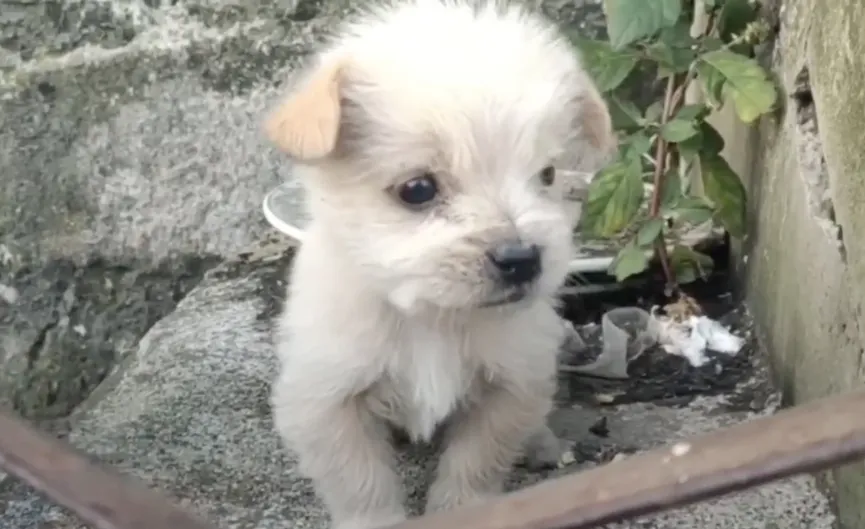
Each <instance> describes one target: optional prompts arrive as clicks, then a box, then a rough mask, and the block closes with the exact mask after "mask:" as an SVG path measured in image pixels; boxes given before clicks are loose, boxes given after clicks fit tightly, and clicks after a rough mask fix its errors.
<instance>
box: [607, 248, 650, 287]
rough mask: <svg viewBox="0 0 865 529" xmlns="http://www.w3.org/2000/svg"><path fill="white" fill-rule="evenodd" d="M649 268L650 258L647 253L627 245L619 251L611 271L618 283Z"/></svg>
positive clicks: (611, 265)
mask: <svg viewBox="0 0 865 529" xmlns="http://www.w3.org/2000/svg"><path fill="white" fill-rule="evenodd" d="M648 267H649V257H648V256H647V255H646V253H645V252H644V251H643V250H641V249H639V248H637V247H636V246H634V245H633V244H627V245H625V247H624V248H622V249H621V250H619V253H618V254H617V255H616V258H615V259H613V262H612V263H611V264H610V270H609V272H611V273H612V274H613V275H614V276H616V281H619V282H622V281H624V280H625V279H627V278H629V277H631V276H633V275H636V274H639V273H640V272H642V271H644V270H645V269H647V268H648Z"/></svg>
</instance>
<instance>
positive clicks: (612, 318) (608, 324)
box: [561, 307, 745, 379]
mask: <svg viewBox="0 0 865 529" xmlns="http://www.w3.org/2000/svg"><path fill="white" fill-rule="evenodd" d="M656 309H657V307H655V308H653V309H652V311H651V312H647V311H645V310H643V309H641V308H638V307H619V308H615V309H613V310H610V311H608V312H607V313H606V314H604V316H603V317H602V319H601V333H602V340H603V348H602V351H601V354H600V355H599V356H598V358H597V359H595V361H593V362H591V363H589V364H585V365H563V366H561V369H562V370H563V371H568V372H573V373H579V374H584V375H590V376H595V377H602V378H612V379H627V378H628V365H629V364H630V363H631V362H633V361H634V360H635V359H636V358H639V357H640V355H642V354H643V353H644V352H645V351H646V349H648V348H649V347H651V346H653V345H655V344H658V345H660V346H661V347H662V348H663V349H664V351H666V352H667V353H669V354H674V355H678V356H681V357H683V358H685V359H686V360H687V361H688V362H689V363H690V364H691V365H693V366H694V367H699V366H701V365H703V364H705V363H706V362H708V360H709V357H708V356H707V355H706V351H707V350H712V351H716V352H719V353H725V354H729V355H734V354H737V353H738V352H739V351H740V350H741V349H742V346H743V345H744V343H745V340H744V339H742V338H740V337H738V336H735V335H734V334H732V333H731V332H730V331H729V330H727V329H726V328H725V327H724V326H723V325H721V324H720V323H718V322H717V321H715V320H713V319H711V318H708V317H707V316H703V315H697V314H693V313H691V314H676V313H675V311H670V312H671V314H667V315H662V314H659V311H657V310H656ZM565 326H566V331H567V334H566V338H565V343H564V344H563V346H562V349H563V350H564V351H569V352H580V351H584V350H585V349H586V344H585V341H584V340H583V339H582V337H581V336H580V334H579V332H578V331H577V329H576V328H574V326H573V324H571V323H570V322H565Z"/></svg>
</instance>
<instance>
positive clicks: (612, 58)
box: [572, 38, 639, 92]
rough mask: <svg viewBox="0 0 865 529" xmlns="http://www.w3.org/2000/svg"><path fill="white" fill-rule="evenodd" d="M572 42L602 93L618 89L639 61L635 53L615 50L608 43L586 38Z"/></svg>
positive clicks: (575, 39) (574, 39)
mask: <svg viewBox="0 0 865 529" xmlns="http://www.w3.org/2000/svg"><path fill="white" fill-rule="evenodd" d="M572 42H573V43H574V45H575V46H576V47H577V49H579V50H580V52H581V54H582V57H583V64H584V65H585V67H586V70H588V72H589V75H590V76H591V77H592V79H594V81H595V84H597V86H598V90H600V91H601V92H609V91H610V90H614V89H615V88H618V86H619V85H621V84H622V82H623V81H624V80H625V79H626V78H627V77H628V75H629V74H630V73H631V71H633V69H634V67H635V66H636V65H637V62H638V61H639V57H638V56H637V55H635V54H634V53H631V52H629V51H617V50H614V49H613V48H612V47H610V44H609V43H608V42H604V41H600V40H592V39H584V38H573V39H572Z"/></svg>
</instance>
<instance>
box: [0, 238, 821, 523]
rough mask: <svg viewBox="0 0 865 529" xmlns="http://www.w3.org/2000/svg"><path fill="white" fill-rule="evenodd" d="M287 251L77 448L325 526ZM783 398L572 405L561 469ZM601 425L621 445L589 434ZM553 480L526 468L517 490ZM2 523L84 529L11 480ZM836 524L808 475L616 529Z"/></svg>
mask: <svg viewBox="0 0 865 529" xmlns="http://www.w3.org/2000/svg"><path fill="white" fill-rule="evenodd" d="M288 252H289V250H286V249H285V248H284V247H283V246H282V245H280V244H276V245H271V246H270V247H264V248H262V249H261V250H260V251H258V253H257V255H252V256H247V257H246V259H245V261H234V262H229V263H226V264H223V265H221V266H219V267H217V268H215V269H212V270H211V271H210V272H208V273H207V274H206V276H205V278H204V279H203V280H202V282H201V283H200V284H199V286H198V287H197V288H195V289H194V290H193V291H192V292H191V293H190V294H189V295H188V296H187V297H186V298H185V299H183V300H182V301H181V302H180V303H179V304H178V305H177V308H176V309H175V311H174V312H172V313H171V314H170V315H169V316H167V317H165V318H163V319H162V320H160V321H159V322H158V323H157V324H156V325H154V326H153V327H152V328H151V329H150V330H149V331H148V333H147V334H146V335H145V336H144V338H143V339H142V340H141V342H140V343H139V345H138V349H137V351H136V352H135V354H134V355H132V356H131V357H130V358H129V360H128V361H127V364H126V365H125V366H124V368H123V369H121V370H118V372H117V373H116V374H114V375H112V377H110V378H109V379H108V380H107V381H106V382H105V383H103V385H102V386H101V387H100V388H99V389H98V390H97V392H96V393H94V395H93V396H92V397H91V399H90V401H88V402H87V403H85V404H84V405H83V406H82V407H81V408H80V409H79V411H78V412H76V413H75V414H74V415H73V417H72V419H71V431H70V433H69V435H68V440H69V441H70V442H71V443H73V444H74V445H75V446H77V447H79V448H80V449H82V450H85V451H86V452H88V453H90V454H92V455H93V456H95V457H96V458H98V459H99V460H101V461H103V462H106V463H109V464H112V465H114V466H116V467H117V468H119V469H120V470H122V471H123V472H125V473H128V474H130V475H133V476H136V477H138V478H140V479H143V480H144V481H145V482H147V483H149V484H150V485H153V486H156V487H159V488H161V489H163V490H165V491H167V492H168V493H169V494H171V495H172V497H174V498H175V499H177V500H178V501H179V502H180V503H181V504H183V505H187V506H189V507H190V508H193V509H195V510H196V511H197V512H199V513H201V514H202V515H203V516H205V517H207V518H208V519H210V520H212V521H213V522H215V523H218V524H219V525H220V526H221V527H224V528H226V529H252V528H256V529H271V528H273V529H277V528H280V529H282V528H286V527H295V528H316V529H317V528H324V527H326V525H325V523H326V518H325V515H324V512H323V510H322V507H321V504H320V503H319V502H318V500H317V499H316V498H315V496H314V494H313V492H312V490H311V489H310V486H309V483H308V482H307V481H306V480H304V479H303V478H301V477H299V476H298V474H297V472H296V470H295V464H294V461H293V459H292V458H291V456H290V455H289V454H287V453H286V452H285V451H284V450H283V448H282V447H281V446H280V443H279V440H278V438H277V436H276V434H275V432H274V430H273V426H272V423H271V418H270V413H269V405H268V391H269V386H270V383H271V381H272V379H273V377H274V372H275V357H274V354H273V351H272V346H271V341H270V332H271V327H270V319H271V317H272V316H273V315H274V314H275V313H276V311H277V310H278V308H279V306H280V304H281V296H282V293H283V288H284V277H285V276H284V274H285V269H286V267H287V265H288V262H289V261H288ZM778 401H779V398H778V396H777V395H776V394H774V393H772V392H771V391H767V382H766V376H765V372H764V370H762V369H757V370H756V371H755V374H754V376H753V377H751V378H748V379H744V380H742V381H741V382H740V384H739V385H738V386H737V387H736V389H734V390H733V391H731V392H730V393H728V394H726V395H719V396H714V397H698V398H696V399H695V400H693V401H691V402H690V403H689V404H687V405H686V406H683V407H669V406H661V405H656V404H650V403H636V404H629V405H622V406H611V407H589V406H587V405H584V404H583V405H574V404H573V403H565V404H564V405H563V407H562V408H560V409H559V410H557V411H556V412H554V414H553V415H552V417H551V422H552V425H553V427H554V429H555V430H556V431H557V433H559V435H561V436H563V437H566V438H568V439H571V440H573V441H576V442H577V445H576V448H575V453H576V455H577V456H578V457H579V458H580V459H581V464H577V465H574V466H571V467H566V468H565V469H563V470H561V471H559V472H570V471H575V470H578V469H579V468H585V467H586V466H590V465H592V464H597V462H598V461H603V460H605V459H608V458H609V456H610V455H612V454H613V453H615V452H616V451H626V452H627V451H632V450H633V449H644V448H650V447H654V446H658V445H660V444H664V443H670V442H673V441H676V440H678V439H681V438H684V437H687V436H691V435H695V434H699V433H703V432H707V431H711V430H714V429H717V428H720V427H724V426H727V425H730V424H733V423H736V422H739V421H743V420H748V419H750V418H752V417H755V416H759V415H762V414H764V413H770V412H772V411H773V410H774V409H775V408H776V406H777V404H778ZM602 416H604V417H606V418H607V426H608V428H609V435H608V436H607V437H598V436H596V435H593V434H590V433H589V432H588V430H589V428H590V426H592V425H593V424H594V423H595V422H596V421H597V419H598V418H599V417H602ZM429 455H430V454H429V453H428V452H425V451H424V450H414V451H412V450H408V451H405V452H403V453H402V455H401V463H400V466H401V471H402V474H403V476H404V478H405V482H406V485H407V487H408V488H409V490H410V491H411V497H412V499H411V502H412V507H413V508H415V509H416V508H417V506H418V505H419V504H420V500H421V497H422V494H423V491H424V489H425V487H426V485H427V483H428V480H427V477H428V475H429V472H430V470H431V468H432V467H431V465H432V463H433V460H432V459H431V458H430V457H429ZM554 473H555V472H554ZM542 477H543V476H542V475H541V474H539V473H530V472H527V471H525V470H520V471H517V472H515V474H514V476H513V479H512V486H513V487H516V486H521V485H524V484H527V483H532V482H535V481H537V480H539V479H542ZM0 513H4V514H2V515H0V527H16V528H19V529H42V528H45V527H51V528H55V529H73V528H74V529H78V528H79V525H77V524H76V522H74V520H73V519H71V518H69V517H68V515H66V514H64V513H63V512H61V511H60V510H59V509H56V508H54V507H52V506H50V505H49V504H47V503H45V502H44V501H41V500H39V499H38V498H37V497H35V496H34V495H33V494H32V493H29V492H28V491H26V490H25V489H24V488H23V487H21V486H20V485H18V484H17V483H15V482H13V481H12V480H11V479H9V478H7V479H6V480H2V481H0ZM832 522H833V517H832V515H831V514H830V511H829V507H828V504H827V502H826V500H825V498H823V497H822V496H821V495H819V494H818V493H817V491H816V489H815V486H814V482H813V480H812V479H811V478H809V477H800V478H796V479H792V480H787V481H784V482H781V483H776V484H773V485H769V486H765V487H763V488H760V489H758V490H755V491H751V492H747V493H743V494H739V495H736V496H730V497H727V498H723V499H721V500H717V501H714V502H711V503H707V504H704V505H699V506H695V507H691V508H688V509H683V510H680V511H676V512H673V513H668V514H666V515H663V516H659V517H655V518H646V519H643V520H638V521H634V522H632V523H629V524H624V525H620V526H616V527H617V528H619V529H638V528H642V529H646V528H651V529H676V528H683V529H684V528H692V527H702V528H706V529H733V528H737V529H766V528H768V527H778V528H789V529H831V528H832ZM773 524H774V525H773Z"/></svg>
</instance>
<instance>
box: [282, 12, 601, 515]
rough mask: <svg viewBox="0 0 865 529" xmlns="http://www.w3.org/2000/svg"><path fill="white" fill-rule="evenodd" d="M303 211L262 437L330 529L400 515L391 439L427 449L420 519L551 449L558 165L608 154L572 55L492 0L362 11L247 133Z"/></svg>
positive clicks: (563, 233)
mask: <svg viewBox="0 0 865 529" xmlns="http://www.w3.org/2000/svg"><path fill="white" fill-rule="evenodd" d="M266 130H267V134H268V136H269V137H270V138H271V140H272V141H274V142H275V144H276V145H277V146H278V147H279V148H280V149H281V150H282V151H284V152H285V153H286V154H287V155H289V156H290V157H291V158H292V159H293V160H294V162H295V171H296V174H297V176H298V178H300V179H301V180H302V182H303V183H304V185H305V187H306V192H307V200H308V207H309V213H310V215H311V218H312V222H311V224H310V225H309V226H308V229H307V232H306V238H305V240H304V243H303V246H302V247H301V248H300V249H299V251H298V253H297V256H296V258H295V262H294V265H293V271H292V273H291V276H292V277H291V282H290V284H291V287H290V292H289V298H288V302H287V306H286V309H285V312H284V314H283V316H282V318H281V321H280V328H279V333H278V336H277V346H278V349H279V354H280V358H281V361H282V369H281V373H280V375H279V378H278V380H277V381H276V383H275V386H274V390H273V411H274V421H275V424H276V426H277V428H278V430H279V432H280V434H281V436H282V437H283V438H284V440H285V442H286V444H287V445H288V446H289V447H290V448H291V449H292V450H293V451H295V452H296V454H297V456H298V459H299V464H300V468H301V470H302V471H303V472H305V474H306V475H308V476H309V477H310V478H311V479H312V480H313V482H314V484H315V486H316V489H317V492H318V494H319V495H320V497H321V498H322V499H323V500H324V502H325V503H326V505H327V507H328V509H329V511H330V514H331V517H332V519H333V524H334V526H335V527H338V528H340V529H368V528H372V527H376V526H381V525H387V524H391V523H394V522H397V521H400V520H402V519H403V518H404V517H405V516H406V511H405V509H404V506H403V491H402V490H401V483H400V480H399V478H398V476H397V474H396V473H395V471H394V468H393V461H392V453H391V451H392V447H391V443H390V436H389V427H391V426H395V427H397V428H400V429H402V430H404V431H405V432H406V433H407V434H408V435H409V437H410V438H411V439H413V440H429V439H430V438H431V437H432V435H433V433H434V432H435V431H436V430H437V429H438V428H439V427H443V428H444V430H443V441H444V443H445V444H444V451H443V454H442V457H441V461H440V462H439V466H438V471H437V475H436V478H435V481H434V483H433V484H432V486H431V488H430V491H429V496H428V501H427V511H433V510H438V509H447V508H452V507H455V506H459V505H463V504H467V503H471V502H474V501H477V500H480V499H483V498H485V497H487V496H489V495H493V494H496V493H498V492H499V491H501V489H502V484H503V480H504V478H505V477H506V475H507V473H508V471H509V470H510V468H511V465H512V464H513V462H514V461H515V459H516V458H517V457H518V456H519V455H520V453H521V452H522V450H523V448H524V447H525V446H526V444H527V443H529V444H540V445H543V444H545V443H546V444H548V443H549V441H550V439H551V433H550V432H549V431H548V430H546V426H545V417H546V415H547V413H548V412H549V410H550V409H551V406H552V395H553V392H554V387H555V371H556V354H557V350H558V347H559V345H560V343H561V342H562V339H563V333H564V328H563V326H562V324H561V322H560V320H559V318H558V316H557V314H556V312H555V310H554V304H555V294H556V290H557V289H558V288H559V286H560V285H561V284H562V283H563V280H564V279H565V276H566V274H567V268H568V261H569V259H570V257H571V255H572V243H571V229H572V225H573V223H574V219H573V218H571V216H572V214H573V208H571V207H567V206H566V205H565V204H564V203H563V198H562V191H561V185H562V183H561V182H560V180H559V179H557V174H556V166H557V164H559V163H560V162H561V160H562V159H563V158H564V157H568V158H569V159H570V160H572V161H573V160H575V159H576V160H577V162H578V163H581V164H584V165H592V164H596V163H598V162H597V161H598V160H599V159H602V158H604V157H605V155H606V153H608V152H609V151H610V150H611V149H612V147H613V145H614V144H615V139H614V136H613V133H612V130H611V125H610V118H609V114H608V111H607V108H606V106H605V104H604V103H603V100H602V99H601V98H600V96H599V94H598V92H597V90H596V89H595V88H594V86H593V84H592V82H591V81H590V80H589V78H588V77H587V75H586V74H585V72H584V71H583V69H582V68H581V66H580V63H579V60H578V57H577V56H576V55H575V54H574V51H573V49H572V47H571V45H570V44H569V43H568V42H567V41H566V40H565V39H564V38H563V37H561V36H560V35H559V34H558V33H557V31H556V29H555V28H554V27H553V26H552V25H551V24H550V23H548V22H545V21H544V20H543V19H542V18H539V17H537V16H535V15H531V14H529V13H527V12H526V11H525V10H524V9H523V8H521V7H519V6H516V5H509V4H505V3H503V2H494V1H469V0H464V1H446V0H409V1H408V2H404V3H393V4H388V5H380V6H379V7H376V8H372V9H368V10H366V11H365V12H364V14H363V15H362V16H361V17H360V18H359V19H358V20H357V21H355V22H354V23H352V24H349V25H348V26H347V27H345V28H344V29H343V31H342V32H340V33H339V34H338V35H337V37H336V38H335V39H334V40H333V42H332V43H331V44H330V45H329V46H328V47H327V48H326V49H325V50H324V51H323V52H322V53H320V54H319V56H318V57H317V61H316V62H315V64H314V65H313V66H312V67H311V68H310V70H309V72H308V73H307V75H306V76H305V78H304V79H303V80H302V81H301V83H300V84H299V86H298V87H297V88H296V89H295V90H294V91H293V93H292V94H291V95H290V97H289V98H288V99H286V100H285V101H284V102H283V103H282V104H281V106H279V107H278V108H277V109H276V111H275V112H274V113H273V115H272V116H271V117H270V118H269V120H268V122H267V124H266Z"/></svg>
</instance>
